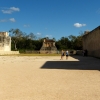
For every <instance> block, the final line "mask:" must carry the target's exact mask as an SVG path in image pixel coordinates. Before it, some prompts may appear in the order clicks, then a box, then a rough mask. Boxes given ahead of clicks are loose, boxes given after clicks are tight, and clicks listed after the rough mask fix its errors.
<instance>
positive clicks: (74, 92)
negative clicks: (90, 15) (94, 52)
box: [0, 56, 100, 100]
mask: <svg viewBox="0 0 100 100" xmlns="http://www.w3.org/2000/svg"><path fill="white" fill-rule="evenodd" d="M0 100H100V59H96V58H93V57H82V56H74V57H69V58H68V60H66V59H65V58H64V60H60V57H58V56H56V57H41V56H38V57H27V56H26V57H20V56H0Z"/></svg>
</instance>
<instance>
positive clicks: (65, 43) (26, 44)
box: [9, 29, 82, 52]
mask: <svg viewBox="0 0 100 100" xmlns="http://www.w3.org/2000/svg"><path fill="white" fill-rule="evenodd" d="M9 33H10V36H11V40H12V41H11V49H12V50H19V51H20V52H24V51H25V50H40V48H41V46H42V44H43V39H44V38H48V37H44V38H40V37H39V38H37V36H36V35H35V34H34V33H29V34H27V33H25V32H22V31H21V30H20V29H11V30H10V31H9ZM55 38H56V37H55ZM55 38H53V39H54V40H55V45H56V47H57V49H58V50H61V49H63V50H66V49H68V50H81V49H82V34H80V35H79V36H74V35H70V36H67V37H66V36H63V37H61V38H60V39H59V40H56V39H55ZM48 39H49V38H48Z"/></svg>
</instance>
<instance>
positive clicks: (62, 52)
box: [60, 50, 65, 60]
mask: <svg viewBox="0 0 100 100" xmlns="http://www.w3.org/2000/svg"><path fill="white" fill-rule="evenodd" d="M64 56H65V52H64V51H63V50H62V51H61V59H60V60H63V58H64Z"/></svg>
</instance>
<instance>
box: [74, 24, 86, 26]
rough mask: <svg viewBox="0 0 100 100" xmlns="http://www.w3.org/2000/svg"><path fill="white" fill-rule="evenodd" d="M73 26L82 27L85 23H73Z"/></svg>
mask: <svg viewBox="0 0 100 100" xmlns="http://www.w3.org/2000/svg"><path fill="white" fill-rule="evenodd" d="M74 26H75V27H82V26H86V24H80V23H75V24H74Z"/></svg>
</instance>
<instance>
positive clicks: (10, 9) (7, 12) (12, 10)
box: [1, 7, 20, 14]
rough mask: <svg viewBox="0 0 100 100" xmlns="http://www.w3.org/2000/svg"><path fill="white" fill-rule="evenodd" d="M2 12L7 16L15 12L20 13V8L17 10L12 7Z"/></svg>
mask: <svg viewBox="0 0 100 100" xmlns="http://www.w3.org/2000/svg"><path fill="white" fill-rule="evenodd" d="M1 11H2V12H3V13H5V14H12V13H13V12H16V11H20V9H19V8H16V7H10V8H4V9H3V10H1Z"/></svg>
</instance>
